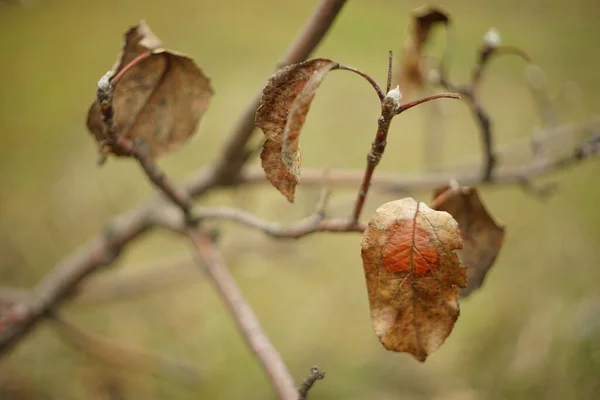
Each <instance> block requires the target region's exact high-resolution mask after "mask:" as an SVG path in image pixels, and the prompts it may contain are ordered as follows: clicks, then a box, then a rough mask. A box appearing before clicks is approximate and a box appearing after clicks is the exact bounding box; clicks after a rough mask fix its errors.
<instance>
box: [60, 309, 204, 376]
mask: <svg viewBox="0 0 600 400" xmlns="http://www.w3.org/2000/svg"><path fill="white" fill-rule="evenodd" d="M50 320H51V322H52V325H53V326H54V327H55V328H56V331H57V333H58V334H59V335H58V336H59V337H60V338H61V339H63V340H64V341H65V342H66V343H68V344H70V345H73V346H75V347H76V348H77V349H79V350H81V351H83V352H84V353H86V354H88V355H91V356H92V357H94V358H96V359H98V360H100V361H102V362H105V363H109V364H113V365H118V366H122V367H126V368H131V369H133V370H136V371H143V372H150V373H153V374H157V375H160V376H165V377H167V378H169V379H172V380H175V381H178V382H181V383H184V384H186V385H190V386H198V385H199V384H200V383H201V380H202V373H201V372H200V371H199V370H198V369H197V368H196V367H194V366H193V365H191V364H188V363H186V362H183V361H180V360H178V359H175V358H172V357H168V356H165V355H163V354H159V353H156V352H152V351H149V350H146V349H143V348H139V347H133V346H129V345H125V344H122V343H118V342H116V341H114V340H110V339H107V338H104V337H102V336H100V335H97V334H95V333H92V332H87V331H85V330H83V329H81V328H79V327H77V325H75V324H74V323H72V322H71V321H69V320H68V319H67V318H66V317H65V316H63V315H59V314H56V313H53V315H52V317H51V319H50Z"/></svg>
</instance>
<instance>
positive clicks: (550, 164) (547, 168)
mask: <svg viewBox="0 0 600 400" xmlns="http://www.w3.org/2000/svg"><path fill="white" fill-rule="evenodd" d="M578 136H586V137H587V139H586V140H584V141H581V142H580V143H578V144H576V145H575V146H574V147H573V149H572V150H571V151H570V152H568V153H567V154H565V155H563V156H560V157H557V158H554V159H546V160H544V161H543V162H539V161H537V160H535V159H534V160H533V161H532V162H530V163H528V164H524V165H506V166H504V165H501V164H500V165H498V168H497V169H496V171H495V173H494V174H493V175H492V177H491V180H489V181H485V180H484V179H483V177H482V176H481V174H480V173H479V172H478V169H477V167H478V164H477V163H475V162H474V163H473V164H469V165H465V166H464V167H460V168H457V169H455V170H447V171H439V172H435V171H433V172H423V173H420V172H414V173H408V174H392V173H378V174H377V175H375V176H374V177H373V180H372V181H371V184H372V186H373V188H375V189H377V190H382V191H390V192H395V193H398V192H400V193H410V192H413V191H418V190H430V189H434V188H437V187H440V186H443V185H446V184H448V182H450V181H451V180H453V179H454V180H456V181H458V183H459V184H460V185H464V186H480V185H505V184H515V183H518V184H520V183H522V182H523V181H524V180H526V181H531V180H532V179H534V178H537V177H539V176H542V175H545V174H548V173H551V172H554V171H557V170H559V169H561V168H565V167H568V166H571V165H574V164H577V163H579V162H581V161H584V160H586V159H588V158H594V157H597V156H598V154H599V152H598V150H596V148H595V147H593V146H592V147H590V143H594V142H595V141H596V140H597V138H598V137H600V116H597V117H594V118H591V119H590V120H589V121H588V122H585V123H582V124H576V125H563V126H559V127H557V128H554V129H550V130H547V131H544V132H540V133H538V134H537V135H536V138H535V140H536V141H537V142H542V143H543V142H548V143H554V142H557V143H561V142H564V141H566V140H568V139H572V138H573V137H578ZM531 142H532V138H531V137H527V138H525V139H523V140H521V141H519V142H518V143H516V144H513V145H510V146H506V147H504V148H502V149H500V151H498V153H497V155H498V158H499V159H504V158H507V159H508V158H510V157H512V156H513V155H515V154H518V153H521V152H525V151H530V149H531V145H532V143H531ZM586 148H588V149H589V151H583V152H582V150H583V149H586ZM471 158H472V157H471ZM363 173H364V171H362V170H350V169H345V170H328V172H327V176H326V177H325V178H324V177H323V171H322V170H317V169H310V168H303V169H302V181H301V184H302V185H303V186H311V185H322V184H323V183H326V184H328V185H330V186H331V187H356V185H358V184H360V182H361V181H362V178H363ZM265 182H266V178H265V176H264V171H263V170H262V169H259V168H248V169H247V170H245V171H244V173H243V174H242V176H241V177H240V180H239V183H245V184H263V183H265Z"/></svg>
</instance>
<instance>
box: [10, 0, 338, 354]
mask: <svg viewBox="0 0 600 400" xmlns="http://www.w3.org/2000/svg"><path fill="white" fill-rule="evenodd" d="M344 3H345V0H322V1H321V2H320V3H319V5H318V6H317V8H316V11H315V13H314V14H313V15H312V16H311V17H310V18H309V20H308V21H307V23H306V25H305V27H304V28H303V29H302V30H301V33H300V34H299V35H298V38H297V39H296V40H295V41H294V42H293V43H292V44H291V45H290V48H289V49H288V50H287V51H286V53H285V54H286V55H285V56H284V58H283V64H293V63H297V62H301V61H304V59H306V57H308V55H309V54H310V53H311V52H312V51H313V50H314V48H315V47H317V45H318V44H319V43H320V41H321V40H322V39H323V37H324V36H325V33H326V32H327V31H328V30H329V28H330V27H331V25H332V23H333V21H334V20H335V17H336V16H337V14H338V13H339V11H340V10H341V8H342V6H343V5H344ZM261 92H262V87H261V90H260V91H259V94H257V96H256V97H255V98H254V99H253V100H252V101H251V102H250V103H249V104H248V107H247V108H246V111H245V112H244V113H243V114H242V116H241V117H240V120H239V122H238V124H237V125H236V126H235V127H234V128H233V130H232V132H231V133H230V135H229V137H228V139H227V141H226V143H225V145H224V148H223V150H222V151H220V152H219V156H218V159H216V160H215V162H214V163H213V164H212V166H211V167H209V168H208V169H206V170H201V171H198V172H197V173H195V174H192V176H191V177H190V178H189V179H188V180H187V182H186V183H185V184H184V185H183V187H182V189H183V191H185V194H186V195H187V196H189V197H195V196H200V195H202V194H204V193H205V192H207V191H208V190H210V189H212V188H214V187H217V186H223V185H227V184H230V183H231V182H232V181H233V180H235V178H236V177H237V175H238V172H239V170H240V169H241V167H242V166H243V164H244V163H245V161H246V157H245V146H246V143H247V141H248V139H249V138H250V136H251V134H252V132H253V131H254V128H255V126H254V112H255V111H256V108H257V105H258V99H259V97H260V93H261ZM174 190H179V188H175V189H174ZM164 207H168V205H165V202H164V199H162V198H160V197H155V198H152V199H150V200H149V201H147V202H145V203H143V204H141V205H139V206H138V207H135V208H133V209H131V210H129V211H127V212H125V213H123V214H122V215H120V216H118V217H116V218H115V219H114V220H113V221H112V222H111V223H110V224H109V228H108V229H107V231H106V232H105V233H103V234H101V235H99V236H97V237H96V238H94V239H92V240H91V242H90V244H89V245H87V246H85V247H83V248H82V249H81V250H79V251H78V252H76V253H74V254H73V255H71V256H69V257H67V258H66V259H65V260H63V261H62V262H60V263H59V264H58V265H57V266H56V267H55V268H54V269H53V270H52V271H51V272H50V273H48V275H46V277H44V278H43V280H42V281H41V282H40V284H39V285H38V286H37V287H36V288H35V290H34V296H33V297H32V299H33V300H32V301H31V302H30V304H27V305H26V308H27V316H26V318H24V319H23V320H22V321H20V323H18V324H11V325H10V326H6V327H1V328H0V357H2V356H3V355H5V354H6V353H7V352H8V350H10V349H11V348H13V346H14V345H15V344H16V343H17V342H18V341H19V340H20V339H21V338H22V337H23V336H24V335H25V334H27V333H28V332H29V331H30V330H31V329H32V328H33V327H34V326H35V325H36V324H37V323H38V322H39V321H40V319H41V318H42V317H43V316H44V315H45V314H46V313H47V312H48V311H49V310H51V309H52V308H54V307H56V306H58V305H59V304H60V303H61V302H62V301H64V300H65V299H66V298H67V297H68V296H69V295H70V294H72V292H73V291H74V290H75V288H76V287H77V285H78V284H79V283H80V282H81V281H82V280H83V279H85V278H86V277H87V276H88V275H90V274H92V273H93V272H94V271H96V270H97V269H98V268H100V267H102V266H105V265H109V264H112V263H113V262H114V261H116V259H117V258H118V256H119V254H120V252H121V250H122V249H123V248H124V247H125V245H126V244H129V243H130V242H131V241H133V240H134V239H136V238H138V237H139V236H140V235H141V234H142V233H144V232H146V231H148V230H149V229H150V228H152V227H153V225H152V218H151V215H152V214H154V213H155V212H156V210H160V209H163V208H164Z"/></svg>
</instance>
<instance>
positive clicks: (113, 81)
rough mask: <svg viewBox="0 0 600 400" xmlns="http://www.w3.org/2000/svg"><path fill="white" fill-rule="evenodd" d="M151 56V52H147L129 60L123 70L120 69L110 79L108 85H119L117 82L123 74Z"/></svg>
mask: <svg viewBox="0 0 600 400" xmlns="http://www.w3.org/2000/svg"><path fill="white" fill-rule="evenodd" d="M151 54H152V52H151V51H147V52H145V53H142V54H140V55H138V56H137V57H136V58H134V59H133V60H131V61H130V62H129V64H127V65H125V66H124V67H123V68H121V70H120V71H119V72H117V74H116V75H115V76H113V77H112V78H111V79H110V83H111V84H112V85H113V86H115V85H116V84H117V83H119V80H120V79H121V78H122V77H123V75H125V73H126V72H127V71H129V70H130V69H131V68H133V67H134V66H135V65H137V64H138V63H139V62H140V61H142V60H145V59H146V58H148V57H150V55H151Z"/></svg>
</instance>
